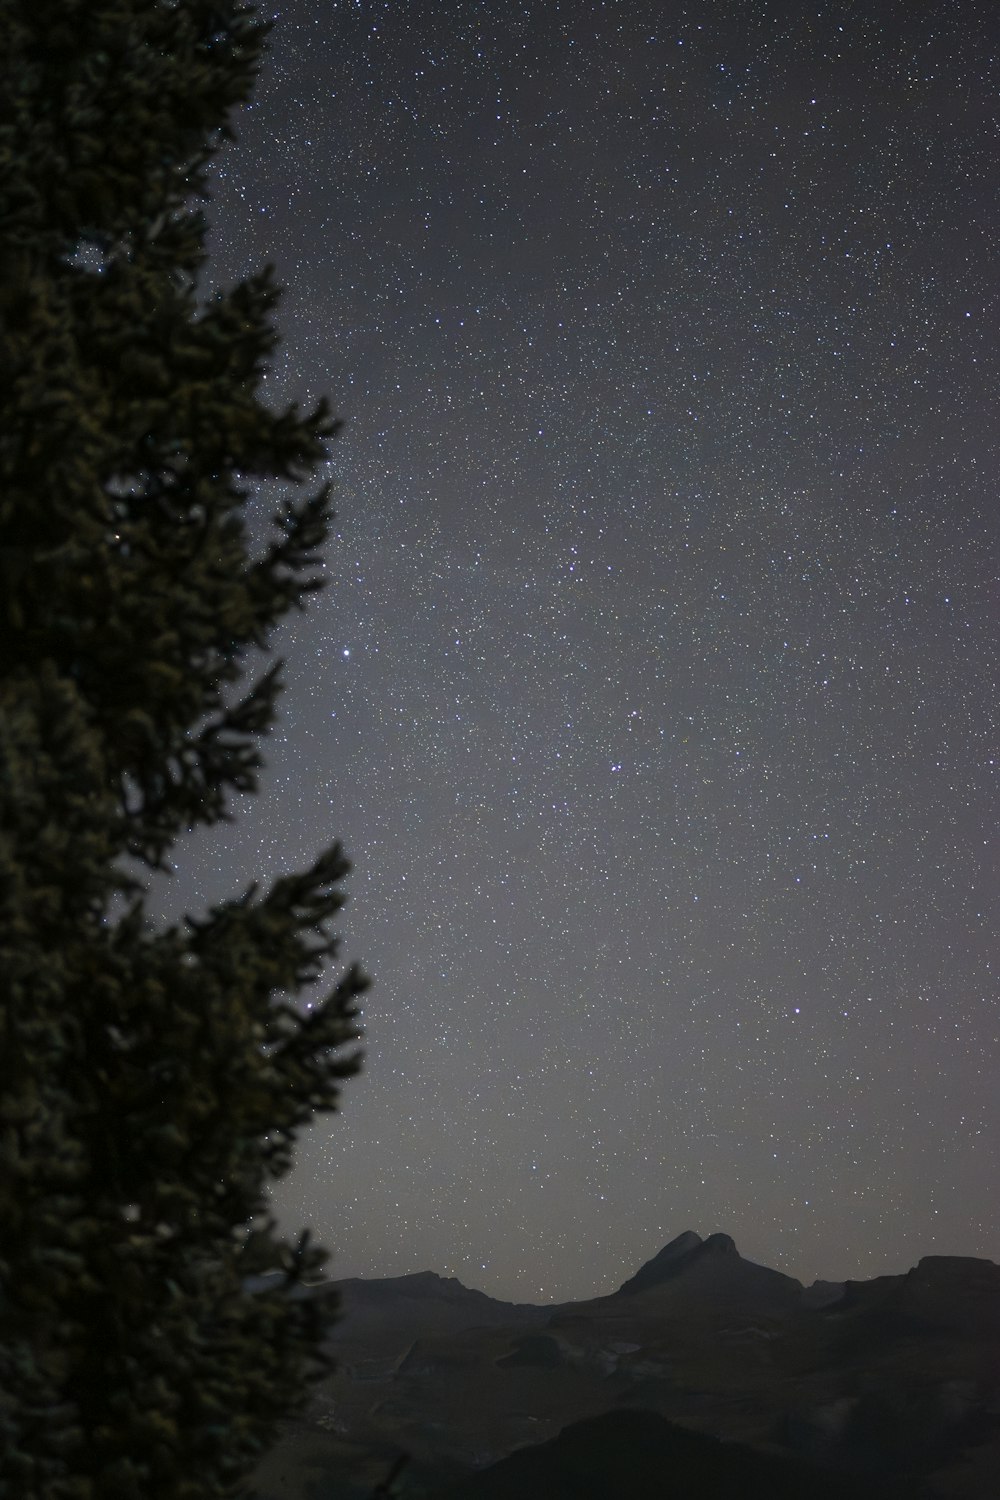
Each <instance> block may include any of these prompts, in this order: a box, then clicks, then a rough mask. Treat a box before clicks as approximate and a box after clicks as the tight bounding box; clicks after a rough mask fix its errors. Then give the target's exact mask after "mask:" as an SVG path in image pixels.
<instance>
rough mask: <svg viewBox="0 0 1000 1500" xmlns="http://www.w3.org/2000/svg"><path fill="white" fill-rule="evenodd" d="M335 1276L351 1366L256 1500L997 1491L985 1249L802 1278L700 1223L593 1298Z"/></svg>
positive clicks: (290, 1431)
mask: <svg viewBox="0 0 1000 1500" xmlns="http://www.w3.org/2000/svg"><path fill="white" fill-rule="evenodd" d="M259 1284H262V1283H259ZM335 1285H336V1286H337V1288H338V1291H339V1293H340V1298H341V1319H340V1321H339V1323H338V1324H337V1325H336V1326H335V1328H334V1329H333V1331H332V1334H331V1336H330V1339H329V1352H330V1353H331V1354H332V1355H333V1356H334V1358H335V1360H336V1362H337V1367H336V1370H335V1372H334V1373H333V1374H332V1375H330V1376H328V1377H326V1378H325V1379H324V1380H323V1381H322V1382H321V1383H320V1384H319V1385H318V1386H317V1387H316V1388H315V1389H314V1394H313V1397H312V1400H311V1403H310V1405H309V1407H308V1409H307V1410H306V1411H305V1412H304V1413H303V1414H302V1416H301V1418H300V1419H298V1420H297V1421H295V1422H290V1423H287V1424H285V1426H284V1428H283V1430H282V1434H281V1437H280V1440H279V1442H278V1443H277V1445H276V1446H275V1448H274V1449H273V1450H272V1451H271V1453H270V1454H269V1455H268V1457H267V1458H266V1459H265V1460H264V1462H263V1463H262V1464H261V1465H260V1468H259V1469H258V1471H257V1474H256V1475H255V1478H254V1491H253V1493H254V1494H255V1495H256V1496H257V1497H259V1500H368V1497H370V1496H372V1495H373V1494H374V1493H376V1492H377V1491H378V1486H379V1485H383V1486H384V1488H383V1489H382V1490H380V1491H378V1493H380V1494H383V1495H390V1494H391V1495H399V1496H401V1497H412V1500H504V1497H508V1496H509V1497H511V1500H514V1497H516V1500H532V1497H534V1496H538V1497H539V1500H542V1497H546V1500H559V1497H560V1496H562V1495H565V1496H566V1497H567V1500H568V1497H569V1496H571V1495H572V1496H573V1500H588V1497H593V1500H598V1497H604V1496H608V1497H612V1496H614V1497H617V1496H621V1497H622V1500H645V1497H647V1496H648V1497H649V1500H653V1497H654V1496H655V1497H656V1500H661V1497H665V1496H670V1497H672V1496H675V1495H676V1496H677V1497H678V1500H706V1497H712V1500H715V1497H720V1500H721V1497H726V1500H737V1497H740V1500H742V1497H743V1496H746V1497H748V1500H749V1497H753V1496H766V1497H767V1500H779V1497H782V1496H789V1497H791V1496H803V1497H806V1496H808V1500H824V1497H826V1500H847V1497H848V1496H849V1497H850V1500H865V1497H866V1496H872V1497H874V1496H876V1495H878V1496H879V1497H880V1500H892V1497H895V1500H996V1497H997V1496H1000V1266H997V1265H994V1264H993V1263H992V1262H990V1261H984V1260H974V1259H970V1258H964V1257H958V1256H928V1257H925V1258H924V1259H923V1260H921V1261H920V1262H919V1264H918V1265H917V1266H916V1267H914V1268H913V1269H912V1270H910V1271H909V1272H907V1273H905V1274H903V1275H899V1276H882V1277H878V1278H876V1279H874V1280H872V1281H866V1282H860V1281H847V1282H816V1283H814V1284H813V1285H812V1286H811V1287H804V1286H803V1285H802V1284H801V1283H800V1282H798V1281H796V1280H795V1279H794V1278H792V1277H790V1276H785V1275H783V1274H782V1273H781V1272H779V1271H774V1270H771V1269H769V1268H768V1267H765V1266H760V1265H757V1264H755V1263H754V1262H752V1261H749V1260H745V1259H744V1258H743V1257H742V1256H741V1255H740V1254H739V1252H738V1251H737V1248H736V1246H735V1244H734V1243H733V1241H732V1239H731V1238H730V1237H729V1236H728V1235H725V1234H711V1235H709V1236H708V1237H707V1238H706V1239H702V1238H701V1236H700V1235H698V1234H695V1233H693V1232H691V1231H688V1232H686V1233H684V1234H682V1235H679V1236H678V1237H677V1238H676V1239H674V1240H672V1241H671V1242H670V1243H669V1244H668V1245H666V1246H664V1247H663V1249H661V1250H660V1251H659V1253H658V1254H656V1255H655V1256H654V1257H653V1258H652V1259H651V1260H649V1261H647V1262H646V1264H645V1265H643V1266H642V1267H640V1269H639V1270H638V1271H637V1272H636V1273H635V1275H633V1276H631V1277H630V1278H629V1279H628V1280H627V1281H626V1282H624V1284H623V1285H622V1286H620V1287H619V1288H618V1289H617V1290H616V1291H614V1292H612V1293H610V1294H609V1295H607V1296H603V1297H596V1298H593V1299H589V1300H585V1301H578V1302H566V1303H560V1304H556V1305H549V1306H536V1305H533V1304H516V1303H508V1302H503V1301H499V1300H497V1299H495V1298H492V1297H488V1296H486V1295H485V1294H484V1293H483V1292H478V1291H474V1290H472V1289H470V1288H468V1287H465V1286H463V1285H462V1283H461V1282H459V1281H457V1280H454V1279H446V1278H444V1277H441V1276H437V1275H436V1274H434V1273H433V1272H420V1273H417V1274H415V1275H410V1276H399V1277H389V1278H383V1279H379V1280H364V1279H357V1278H355V1279H350V1280H344V1281H340V1282H337V1283H335ZM306 1295H308V1293H306Z"/></svg>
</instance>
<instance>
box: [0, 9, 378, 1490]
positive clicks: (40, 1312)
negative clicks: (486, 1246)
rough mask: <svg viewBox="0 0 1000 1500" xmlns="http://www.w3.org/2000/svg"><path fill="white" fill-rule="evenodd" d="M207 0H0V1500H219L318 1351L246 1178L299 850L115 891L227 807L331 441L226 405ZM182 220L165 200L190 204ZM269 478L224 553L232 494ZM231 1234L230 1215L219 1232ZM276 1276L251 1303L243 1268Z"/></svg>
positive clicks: (252, 766)
mask: <svg viewBox="0 0 1000 1500" xmlns="http://www.w3.org/2000/svg"><path fill="white" fill-rule="evenodd" d="M266 31H267V27H266V26H265V25H263V24H261V23H260V22H259V21H258V20H257V19H255V17H254V14H253V12H252V10H251V9H249V8H247V7H244V6H241V5H239V4H233V3H230V0H183V3H179V0H0V37H2V39H3V40H2V45H0V1494H3V1495H6V1496H8V1497H10V1500H29V1497H30V1500H34V1497H44V1500H125V1497H131V1496H135V1497H140V1496H141V1497H142V1500H202V1497H207V1496H218V1495H224V1494H229V1493H233V1492H234V1491H235V1488H237V1487H238V1485H239V1483H240V1481H241V1480H242V1479H243V1478H244V1476H246V1474H247V1473H248V1472H249V1471H250V1469H251V1468H252V1467H253V1465H254V1462H255V1461H256V1459H257V1458H258V1456H259V1455H260V1453H261V1452H262V1450H263V1449H264V1448H266V1446H267V1445H268V1443H269V1441H270V1439H271V1437H272V1436H273V1432H274V1428H275V1424H276V1422H277V1420H278V1419H279V1418H280V1417H281V1416H282V1415H284V1414H286V1413H288V1412H290V1411H292V1410H294V1409H295V1407H296V1406H297V1405H298V1404H299V1403H300V1401H301V1399H302V1397H303V1396H304V1394H305V1392H306V1390H307V1386H308V1381H309V1379H310V1378H311V1377H312V1376H314V1375H315V1374H316V1373H317V1372H318V1371H319V1370H321V1368H322V1361H321V1358H320V1341H321V1338H322V1335H323V1332H324V1330H325V1328H326V1327H327V1326H328V1324H329V1321H330V1319H331V1317H332V1316H333V1308H332V1303H331V1300H330V1299H329V1298H327V1297H323V1296H320V1297H308V1298H307V1297H301V1296H293V1295H292V1292H293V1291H294V1288H295V1283H296V1282H297V1281H300V1280H301V1279H302V1278H303V1277H304V1276H307V1275H314V1274H315V1273H316V1271H317V1270H318V1269H319V1267H320V1266H321V1265H322V1264H323V1263H324V1261H325V1258H326V1257H325V1253H324V1252H322V1251H321V1250H319V1249H316V1248H313V1247H311V1246H310V1245H309V1243H308V1240H307V1238H306V1237H303V1238H302V1239H300V1240H299V1242H298V1243H297V1244H295V1245H292V1244H287V1243H284V1242H283V1241H282V1240H280V1239H279V1237H278V1234H277V1230H276V1226H275V1225H274V1223H273V1221H272V1220H271V1219H270V1217H269V1215H268V1212H267V1207H266V1203H267V1200H266V1187H267V1184H268V1182H269V1181H272V1180H274V1179H275V1178H277V1177H279V1176H280V1175H281V1174H282V1173H284V1172H285V1171H287V1170H288V1168H289V1166H290V1164H291V1160H292V1147H293V1143H294V1138H295V1135H296V1133H297V1131H298V1130H299V1129H300V1128H301V1127H302V1126H303V1125H304V1124H305V1123H306V1122H307V1121H308V1120H309V1119H311V1118H312V1116H313V1115H314V1114H315V1113H316V1112H317V1111H329V1110H333V1109H335V1108H336V1105H337V1099H338V1093H339V1088H340V1084H341V1081H342V1080H343V1079H344V1078H345V1077H347V1076H348V1075H349V1074H351V1073H352V1072H354V1071H356V1069H357V1067H358V1058H357V1054H356V1049H354V1048H353V1047H352V1043H354V1042H355V1041H356V1039H357V1037H358V1035H359V1032H358V1026H357V1016H358V1005H357V1001H358V997H359V996H360V994H361V993H362V991H363V990H364V988H365V986H366V981H365V980H364V978H363V977H362V976H361V974H360V973H359V972H358V971H357V970H356V969H355V968H351V969H349V970H348V971H347V972H346V973H343V975H342V977H341V978H340V979H339V980H338V981H337V982H335V983H334V984H333V987H332V990H331V991H330V993H328V995H327V996H326V998H325V1000H322V1001H321V1002H320V1003H318V1004H316V1005H315V1006H314V1007H313V1008H312V1009H309V1010H306V1009H305V1008H303V1007H297V1006H296V1005H295V1004H294V1003H293V1002H294V1000H295V997H296V995H297V994H298V993H299V992H300V991H301V990H302V988H303V987H304V986H306V985H309V984H311V983H313V982H314V981H315V980H317V979H318V978H320V977H321V976H322V975H323V974H324V973H325V971H326V969H327V966H328V964H329V963H330V961H331V960H332V959H333V958H334V957H335V955H336V953H337V946H338V945H337V939H336V938H335V937H334V935H333V934H332V932H331V925H330V924H331V921H332V919H333V918H334V917H335V915H336V913H337V911H338V910H339V908H340V906H341V904H342V901H343V896H342V893H341V882H342V878H343V876H344V874H345V871H346V869H347V865H346V862H345V860H344V858H343V856H342V854H341V852H340V850H339V848H337V847H333V848H330V849H329V850H327V851H326V852H325V853H323V854H322V855H321V856H320V857H319V858H318V859H317V860H316V862H315V863H314V864H313V866H312V868H311V869H308V870H306V871H305V872H303V873H301V874H295V875H289V876H287V877H285V878H283V879H279V880H277V881H276V883H274V884H273V885H272V886H271V887H270V888H269V889H267V890H264V891H261V890H258V889H257V888H256V887H254V886H251V887H250V889H249V890H246V891H245V892H244V893H243V894H242V895H238V896H236V897H235V898H234V899H232V900H228V901H225V902H223V903H222V904H220V905H218V906H216V907H214V908H212V909H211V910H210V911H208V912H207V913H206V914H203V915H201V916H199V917H197V918H188V919H187V920H186V921H185V922H184V923H182V924H180V925H179V926H176V927H172V928H169V929H167V930H155V929H154V926H153V924H152V922H151V921H150V920H149V919H148V917H147V915H146V905H145V902H146V890H145V886H146V880H147V872H154V871H159V870H165V869H167V868H169V866H168V855H169V853H170V851H171V848H172V846H173V845H174V844H175V842H176V841H177V840H178V838H180V837H181V836H182V835H183V834H185V833H186V832H188V831H190V830H191V829H193V828H194V827H195V826H196V825H198V824H212V823H215V822H217V821H218V820H220V819H223V818H226V817H228V816H229V815H230V813H229V806H230V803H231V800H232V795H233V794H234V793H236V792H246V791H252V790H253V789H254V788H255V786H256V781H257V773H258V770H259V766H260V759H259V752H258V748H257V744H258V741H259V740H260V738H261V736H263V735H264V734H265V733H266V731H267V729H268V727H269V725H270V724H271V722H272V716H273V711H274V705H275V699H276V695H277V693H278V691H279V688H280V681H279V675H278V666H277V665H275V666H272V667H271V668H270V669H269V670H268V671H266V672H265V673H264V675H263V676H262V677H261V678H260V679H259V680H258V681H256V682H253V683H252V684H250V685H249V686H248V685H247V684H246V682H245V681H244V674H245V673H246V671H247V668H248V663H247V657H248V655H249V654H250V653H251V652H253V651H255V650H259V649H260V648H266V647H267V644H268V641H269V638H270V634H271V632H272V630H273V628H274V627H275V626H276V625H277V624H278V623H279V622H280V621H281V620H282V619H283V617H284V616H285V615H286V614H287V613H288V612H289V611H290V610H292V609H294V608H296V607H298V606H302V605H304V603H305V602H306V600H307V598H308V596H309V595H310V593H311V592H313V591H314V590H315V589H316V588H317V587H318V586H319V584H320V576H319V552H318V549H319V548H320V547H321V546H322V544H323V542H324V539H325V538H326V536H327V532H328V528H329V522H330V509H329V497H328V490H327V488H326V487H324V488H321V489H319V490H318V492H310V493H307V494H305V495H303V494H302V493H301V491H302V488H303V486H307V485H308V482H309V481H310V480H313V482H314V484H315V482H316V480H315V476H316V471H317V469H318V467H319V465H320V464H321V462H322V461H323V459H324V457H325V454H326V451H327V447H326V445H327V439H329V438H330V437H331V436H332V434H333V432H334V430H335V424H334V423H333V422H332V421H331V419H330V415H329V412H328V409H327V407H326V405H325V403H322V404H320V406H319V407H318V408H317V409H316V410H315V411H312V412H311V413H308V414H302V413H301V412H300V411H299V410H298V408H296V407H295V406H292V407H290V408H288V409H286V410H280V411H274V410H271V409H270V408H269V407H268V406H267V405H265V404H264V402H263V401H262V399H261V396H260V394H259V390H260V381H261V376H262V374H263V371H264V369H265V365H266V362H267V359H268V357H269V355H270V353H271V351H272V350H273V348H274V345H275V342H276V335H275V333H274V330H273V328H272V325H271V318H272V315H273V312H274V308H275V303H276V299H277V295H278V292H277V288H276V286H275V284H274V281H273V277H272V274H271V272H270V270H269V269H265V270H263V271H261V273H260V274H259V275H254V276H252V277H250V278H249V279H248V280H246V281H245V282H243V283H242V284H241V285H238V286H236V287H234V288H232V289H231V290H229V291H226V292H224V293H218V294H214V295H212V296H211V297H208V298H205V299H201V300H199V296H198V293H197V291H196V281H197V276H198V272H199V269H200V268H201V266H202V264H203V262H204V261H205V258H206V252H205V248H204V244H205V233H206V223H205V218H204V215H203V212H202V211H201V209H200V208H199V207H198V206H197V200H198V198H199V196H200V197H202V198H203V197H205V196H206V180H207V179H206V173H207V168H208V165H209V162H210V160H211V157H212V154H213V152H214V151H215V150H216V149H217V148H218V146H219V144H220V143H221V142H222V141H223V140H225V139H226V138H227V137H228V136H229V133H230V132H229V126H228V124H227V121H228V120H229V117H230V115H231V112H232V111H233V109H234V108H235V107H236V106H237V105H239V104H241V103H242V102H244V101H245V100H246V99H247V98H248V97H249V94H250V91H251V88H252V85H253V81H254V78H255V76H256V71H257V68H258V65H259V61H260V57H261V53H262V49H263V47H264V44H265V36H266ZM193 205H194V206H193ZM255 483H256V484H263V485H266V486H272V485H277V486H279V487H280V490H281V493H282V494H283V495H284V496H285V498H283V499H281V500H280V502H279V510H278V514H277V516H276V518H275V524H274V526H273V529H272V530H271V531H270V532H269V534H268V538H267V540H266V542H265V543H264V545H263V548H262V549H257V550H255V548H254V547H253V545H252V544H251V540H250V537H249V534H248V529H247V524H246V516H245V502H246V501H247V499H248V497H249V495H250V493H251V490H250V489H248V488H247V486H248V485H250V486H252V485H254V484H255ZM251 1225H252V1226H254V1227H253V1230H252V1232H251V1231H250V1226H251ZM271 1267H280V1268H283V1269H284V1271H285V1272H286V1275H285V1277H284V1278H277V1280H276V1282H275V1284H273V1285H272V1286H270V1289H267V1290H264V1291H263V1292H260V1293H258V1294H254V1295H251V1294H250V1292H249V1291H247V1290H245V1288H244V1284H245V1280H246V1278H247V1276H248V1275H249V1274H250V1273H252V1272H257V1271H261V1270H265V1269H268V1268H271Z"/></svg>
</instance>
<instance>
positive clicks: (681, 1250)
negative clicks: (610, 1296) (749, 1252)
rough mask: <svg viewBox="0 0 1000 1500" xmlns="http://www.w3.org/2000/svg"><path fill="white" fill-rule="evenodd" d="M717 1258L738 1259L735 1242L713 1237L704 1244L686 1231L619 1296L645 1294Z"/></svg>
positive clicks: (722, 1236)
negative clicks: (706, 1260) (650, 1288)
mask: <svg viewBox="0 0 1000 1500" xmlns="http://www.w3.org/2000/svg"><path fill="white" fill-rule="evenodd" d="M716 1256H736V1258H737V1259H739V1252H738V1251H737V1249H736V1244H735V1241H734V1240H733V1239H732V1238H731V1237H730V1236H729V1235H728V1234H710V1235H709V1236H708V1238H707V1239H705V1240H703V1239H702V1237H701V1235H700V1234H695V1232H694V1230H693V1229H686V1230H685V1231H684V1233H683V1234H679V1235H678V1236H677V1238H676V1239H673V1240H671V1241H670V1243H669V1244H667V1245H664V1247H663V1249H662V1250H660V1251H658V1253H657V1254H656V1255H654V1256H653V1258H652V1260H647V1262H646V1264H645V1265H644V1266H640V1267H639V1269H638V1271H636V1273H635V1275H634V1276H630V1277H629V1279H628V1280H627V1281H625V1282H623V1283H622V1285H621V1286H620V1287H619V1288H618V1293H617V1295H619V1296H620V1295H621V1294H622V1293H623V1292H624V1293H625V1294H626V1295H628V1294H631V1293H632V1292H644V1291H646V1290H648V1288H649V1287H653V1286H659V1285H660V1284H661V1283H662V1282H664V1281H670V1280H672V1279H673V1277H675V1276H678V1275H680V1274H681V1273H682V1272H684V1271H686V1270H688V1269H689V1268H690V1267H691V1266H692V1265H694V1264H695V1263H696V1262H697V1261H701V1260H703V1259H706V1258H709V1257H711V1258H714V1257H716Z"/></svg>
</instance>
